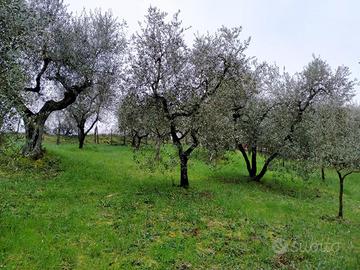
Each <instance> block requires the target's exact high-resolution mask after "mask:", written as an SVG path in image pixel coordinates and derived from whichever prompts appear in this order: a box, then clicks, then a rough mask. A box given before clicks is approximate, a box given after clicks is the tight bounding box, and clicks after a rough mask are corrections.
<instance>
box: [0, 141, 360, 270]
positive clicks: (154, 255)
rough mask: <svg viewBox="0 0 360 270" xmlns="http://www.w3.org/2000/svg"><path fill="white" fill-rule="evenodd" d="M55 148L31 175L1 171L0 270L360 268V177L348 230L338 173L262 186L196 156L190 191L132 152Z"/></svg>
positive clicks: (352, 181) (229, 165) (348, 205)
mask: <svg viewBox="0 0 360 270" xmlns="http://www.w3.org/2000/svg"><path fill="white" fill-rule="evenodd" d="M46 148H47V150H48V156H47V158H46V159H45V160H40V161H38V162H36V163H35V164H31V165H29V166H30V168H29V169H28V170H24V169H22V170H20V169H19V170H16V166H15V165H14V166H13V167H11V166H10V167H9V166H7V167H5V166H0V168H1V169H0V269H360V181H359V180H360V179H359V178H360V176H359V175H352V176H349V177H348V178H347V180H346V183H345V197H344V207H345V208H344V211H345V212H344V215H345V219H344V220H343V221H340V220H338V219H336V218H334V217H335V216H336V214H337V207H338V201H337V198H338V197H337V196H338V182H337V179H336V177H335V174H333V173H331V172H327V180H326V184H323V183H321V181H319V180H318V179H317V178H318V177H317V178H316V177H315V176H314V177H313V179H310V180H308V181H302V180H299V179H296V178H294V177H292V175H291V174H279V173H275V172H273V173H270V174H268V175H267V177H266V179H265V181H264V183H262V184H256V183H253V182H248V181H247V179H246V177H245V171H244V166H243V164H242V161H241V159H240V157H239V155H238V154H230V155H228V158H227V159H226V160H225V161H223V162H222V163H221V164H220V165H219V166H218V167H216V168H213V167H211V166H209V165H207V164H205V163H204V162H202V161H201V160H200V159H199V158H197V157H198V156H200V154H197V155H195V159H192V160H191V161H190V164H189V166H190V167H189V174H190V189H188V190H184V189H181V188H178V187H175V186H173V185H172V183H173V182H174V181H176V183H177V175H178V171H177V168H176V167H173V168H172V169H171V170H169V171H167V172H161V170H158V169H154V170H150V169H149V168H148V167H149V166H145V165H144V164H143V163H142V162H141V161H140V162H139V161H138V159H137V158H134V153H133V151H132V149H131V148H130V147H125V146H106V145H99V146H96V145H86V146H85V149H83V150H82V151H80V150H78V149H77V146H76V145H75V144H63V145H60V146H56V145H54V144H47V145H46ZM143 151H145V152H147V153H148V154H149V151H150V150H143ZM195 154H196V153H195ZM137 155H141V154H137ZM53 160H58V161H53ZM49 162H50V163H49Z"/></svg>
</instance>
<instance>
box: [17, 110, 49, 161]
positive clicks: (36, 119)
mask: <svg viewBox="0 0 360 270" xmlns="http://www.w3.org/2000/svg"><path fill="white" fill-rule="evenodd" d="M47 118H48V114H33V115H31V116H25V117H24V124H25V145H24V146H23V149H22V153H23V155H24V156H26V157H29V158H32V159H35V160H36V159H39V158H41V157H42V156H43V154H44V152H43V149H42V139H43V134H44V126H45V122H46V119H47Z"/></svg>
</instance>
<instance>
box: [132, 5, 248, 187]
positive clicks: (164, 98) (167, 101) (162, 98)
mask: <svg viewBox="0 0 360 270" xmlns="http://www.w3.org/2000/svg"><path fill="white" fill-rule="evenodd" d="M178 15H179V14H178V13H176V14H175V15H174V16H173V18H172V20H170V21H167V19H166V17H167V14H166V13H164V12H161V11H159V10H158V9H156V8H149V11H148V14H147V16H146V20H145V23H144V24H141V30H140V32H138V33H137V34H135V35H134V36H133V38H132V42H131V43H132V48H133V54H132V55H131V68H130V73H129V77H128V78H127V80H126V84H127V86H128V87H127V88H128V89H134V91H136V93H137V94H138V95H139V96H147V97H150V98H151V99H153V100H154V104H156V106H157V107H158V108H159V109H160V110H161V114H163V115H164V116H165V118H166V122H167V123H168V127H167V128H168V130H169V133H170V135H171V138H172V142H173V144H174V146H175V147H176V149H177V152H178V157H179V161H180V186H181V187H185V188H186V187H188V186H189V180H188V160H189V158H190V155H191V153H192V152H193V151H194V150H195V149H196V148H197V147H198V145H199V139H198V132H199V125H200V124H201V123H200V121H198V115H199V113H200V108H201V106H202V104H203V103H204V102H205V101H206V100H208V99H209V98H210V97H211V96H212V95H213V94H214V93H215V92H216V91H217V90H218V89H219V88H220V87H221V86H222V84H223V83H224V82H225V81H226V80H227V78H228V77H229V76H231V73H232V70H233V69H236V68H239V66H241V65H242V64H243V62H244V61H245V60H244V59H245V56H244V54H243V52H244V50H245V49H246V47H247V45H248V41H245V42H243V41H241V39H240V32H241V28H234V29H228V28H225V27H223V28H221V29H219V31H218V32H217V33H215V34H214V35H210V34H208V35H204V36H198V37H196V38H195V41H194V44H193V47H192V48H191V49H190V48H188V47H187V45H186V44H185V41H184V37H183V35H184V31H185V30H184V28H183V27H182V26H181V21H180V20H179V18H178ZM186 136H190V137H191V143H190V145H189V146H186V145H185V144H184V139H185V137H186Z"/></svg>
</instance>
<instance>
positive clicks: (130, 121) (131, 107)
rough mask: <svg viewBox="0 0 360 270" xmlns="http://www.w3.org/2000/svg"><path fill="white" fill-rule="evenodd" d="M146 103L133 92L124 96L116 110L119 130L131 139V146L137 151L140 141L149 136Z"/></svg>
mask: <svg viewBox="0 0 360 270" xmlns="http://www.w3.org/2000/svg"><path fill="white" fill-rule="evenodd" d="M148 108H149V106H148V102H147V101H146V100H144V99H141V98H140V97H139V96H137V95H136V94H135V93H134V92H131V91H130V92H129V93H128V94H127V95H125V96H124V97H123V98H122V100H121V102H120V106H119V110H118V123H119V129H120V130H121V131H123V132H124V134H125V136H126V135H130V136H131V138H132V142H131V146H132V147H134V148H135V149H139V148H140V145H141V140H142V139H143V138H145V137H147V136H148V135H149V132H150V131H149V125H148V122H147V120H148V117H147V116H148V115H149V114H148V112H147V109H148Z"/></svg>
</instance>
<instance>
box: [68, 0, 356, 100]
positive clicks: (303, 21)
mask: <svg viewBox="0 0 360 270" xmlns="http://www.w3.org/2000/svg"><path fill="white" fill-rule="evenodd" d="M65 2H66V3H67V4H68V5H69V9H70V10H72V11H81V10H82V9H83V8H86V9H93V8H101V9H102V10H111V11H112V12H113V14H114V15H115V16H117V17H118V18H119V19H124V20H126V22H127V24H128V26H129V32H130V33H131V32H134V31H136V30H137V29H138V21H142V20H143V17H144V15H145V14H146V11H147V8H148V7H149V6H150V5H152V6H156V7H158V8H160V9H161V10H163V11H166V12H168V13H169V14H171V15H172V14H173V13H174V12H176V11H178V10H180V11H181V13H180V17H181V19H182V21H183V23H184V26H191V29H190V30H189V32H188V34H187V40H189V41H191V39H192V37H193V35H194V33H196V32H200V33H204V32H206V31H209V32H213V31H215V30H216V29H217V28H219V27H221V26H222V25H225V26H229V27H232V26H239V25H241V26H242V27H243V34H244V39H245V38H247V37H249V36H251V43H250V47H249V49H248V50H247V55H249V56H256V57H257V58H258V59H259V60H266V61H268V62H270V63H276V64H277V65H278V66H280V67H285V68H286V70H287V71H289V72H291V73H294V72H296V71H301V70H302V68H303V67H304V66H305V65H306V64H307V63H308V62H309V61H310V60H311V59H312V54H315V55H320V56H321V57H322V58H323V59H325V60H327V61H328V63H329V64H330V65H331V66H332V67H336V66H339V65H345V66H348V67H350V69H351V71H352V75H353V77H354V78H360V64H359V62H360V0H271V1H270V0H217V1H215V0H101V1H100V0H65ZM357 93H358V94H357V98H356V99H357V101H359V102H360V87H357Z"/></svg>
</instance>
